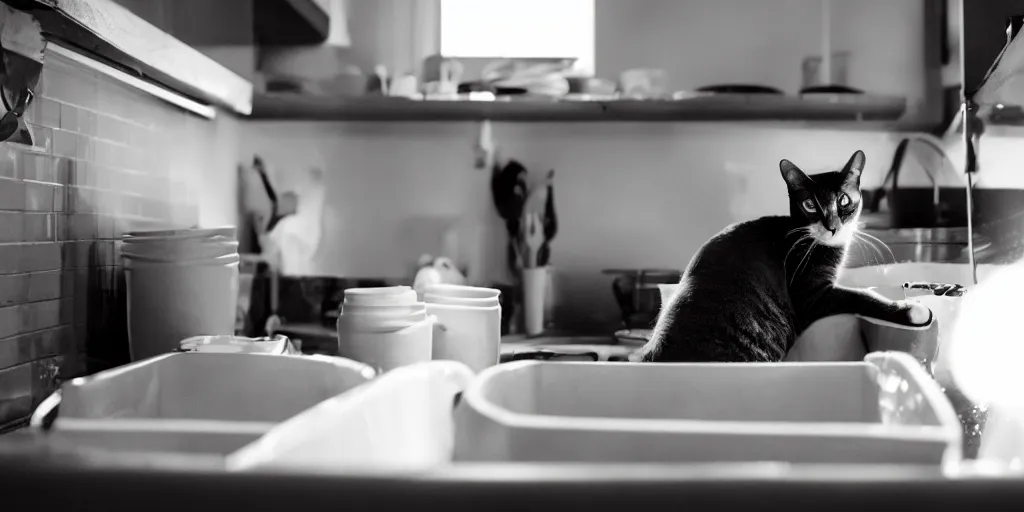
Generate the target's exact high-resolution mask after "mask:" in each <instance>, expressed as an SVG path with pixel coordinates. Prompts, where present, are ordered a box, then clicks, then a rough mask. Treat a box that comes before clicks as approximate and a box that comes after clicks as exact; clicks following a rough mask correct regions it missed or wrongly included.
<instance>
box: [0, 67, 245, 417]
mask: <svg viewBox="0 0 1024 512" xmlns="http://www.w3.org/2000/svg"><path fill="white" fill-rule="evenodd" d="M38 89H39V90H37V91H35V92H36V99H35V101H34V103H33V104H32V105H31V106H30V108H29V111H28V112H27V114H26V118H27V122H28V124H29V125H30V127H31V129H32V132H33V136H34V137H33V138H34V146H33V147H28V146H24V145H18V144H10V143H3V144H0V428H2V426H3V425H5V424H9V423H11V422H15V421H18V420H19V419H22V418H24V417H26V416H27V415H28V414H29V413H30V412H31V410H32V409H33V408H34V407H35V405H37V404H38V403H39V401H40V400H42V399H43V398H45V397H46V395H48V394H49V393H50V392H52V390H53V389H54V386H55V384H56V382H57V381H58V380H59V379H66V378H69V377H74V376H76V375H80V374H82V373H84V372H85V371H86V370H87V369H88V371H94V370H96V369H99V368H103V367H106V366H110V365H113V364H120V363H124V362H127V360H128V340H127V325H126V310H125V309H126V308H125V292H124V290H125V286H124V272H123V269H122V267H121V266H120V258H119V256H118V252H119V251H118V247H117V243H118V242H116V240H117V239H118V238H119V237H120V235H121V234H122V233H123V232H125V231H127V230H131V229H140V228H141V229H146V228H164V227H183V226H191V225H196V224H202V223H204V222H205V223H206V224H212V223H217V224H220V223H230V222H231V221H233V218H232V215H233V213H232V212H233V208H234V201H233V197H234V182H233V180H234V176H233V174H234V166H233V164H234V161H235V158H234V148H233V147H230V144H231V137H222V136H220V135H223V132H224V131H225V130H227V131H230V130H231V129H232V127H233V125H234V122H235V121H234V120H233V119H218V120H215V121H211V120H207V119H203V118H199V117H196V116H194V115H192V114H190V113H188V112H185V111H183V110H180V109H177V108H176V107H173V106H171V105H169V104H167V103H164V102H162V101H160V100H158V99H156V98H154V97H152V96H149V95H147V94H145V93H143V92H141V91H138V90H136V89H134V88H130V87H127V86H125V85H122V84H121V83H120V82H119V81H117V80H115V79H112V78H110V77H109V76H108V75H106V74H103V73H99V72H97V71H94V70H91V69H87V68H85V67H83V66H80V65H78V64H76V63H74V62H72V61H70V60H68V59H65V58H63V57H60V56H58V55H54V54H48V55H47V61H46V64H45V66H44V70H43V76H42V79H41V81H40V84H39V87H38ZM225 125H227V126H225ZM225 144H227V145H228V146H225ZM200 182H203V183H210V184H214V185H215V186H213V185H212V186H209V187H202V189H201V188H200V187H199V186H198V185H199V183H200ZM204 202H205V203H207V204H208V205H212V207H211V208H206V209H205V210H204V207H203V206H202V205H201V203H204ZM211 211H212V213H211ZM203 213H206V214H207V215H205V219H201V215H202V214H203ZM55 369H59V373H57V374H56V375H57V378H54V375H55Z"/></svg>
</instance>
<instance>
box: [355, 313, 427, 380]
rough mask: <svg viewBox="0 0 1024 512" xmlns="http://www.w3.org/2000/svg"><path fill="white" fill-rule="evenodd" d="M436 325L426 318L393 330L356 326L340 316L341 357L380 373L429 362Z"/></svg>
mask: <svg viewBox="0 0 1024 512" xmlns="http://www.w3.org/2000/svg"><path fill="white" fill-rule="evenodd" d="M434 321H435V319H434V317H432V316H427V317H426V318H424V319H423V320H421V321H419V322H416V323H414V324H411V325H408V326H406V327H402V328H399V329H398V330H393V329H385V328H383V327H378V328H374V327H373V326H372V325H369V326H368V325H356V324H355V323H354V322H352V321H351V320H350V319H348V318H346V317H345V316H344V315H343V316H339V317H338V324H337V325H338V355H339V356H341V357H347V358H349V359H352V360H355V361H359V362H362V363H365V364H367V365H369V366H370V367H372V368H374V369H375V370H376V371H377V372H378V373H383V372H387V371H390V370H393V369H395V368H398V367H401V366H407V365H410V364H415V363H422V362H426V361H430V359H431V350H432V348H433V327H434ZM377 325H378V326H379V325H380V324H377Z"/></svg>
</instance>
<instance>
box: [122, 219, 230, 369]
mask: <svg viewBox="0 0 1024 512" xmlns="http://www.w3.org/2000/svg"><path fill="white" fill-rule="evenodd" d="M121 257H122V258H123V261H124V269H125V280H126V284H127V287H128V339H129V347H130V350H131V358H132V360H133V361H137V360H140V359H145V358H148V357H152V356H155V355H158V354H163V353H166V352H171V351H173V350H175V349H177V348H179V346H180V343H181V341H182V340H184V339H186V338H191V337H193V336H216V335H230V334H234V329H235V307H236V305H237V303H238V260H239V256H238V241H237V239H236V237H235V228H233V227H227V228H215V229H181V230H167V231H136V232H131V233H127V234H125V235H124V236H123V237H122V238H121Z"/></svg>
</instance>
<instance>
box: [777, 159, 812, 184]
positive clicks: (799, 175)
mask: <svg viewBox="0 0 1024 512" xmlns="http://www.w3.org/2000/svg"><path fill="white" fill-rule="evenodd" d="M779 171H781V172H782V179H784V180H786V183H787V184H788V185H789V186H790V188H803V186H804V183H805V182H806V181H807V179H808V178H807V175H806V174H804V172H803V171H801V170H800V168H799V167H797V166H796V164H794V163H793V162H790V161H789V160H785V159H783V160H782V161H781V162H779Z"/></svg>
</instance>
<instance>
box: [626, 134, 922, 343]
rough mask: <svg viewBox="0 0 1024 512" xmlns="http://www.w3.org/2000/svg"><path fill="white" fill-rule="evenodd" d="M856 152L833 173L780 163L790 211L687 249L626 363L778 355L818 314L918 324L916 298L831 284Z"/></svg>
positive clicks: (846, 240) (851, 225) (859, 158)
mask: <svg viewBox="0 0 1024 512" xmlns="http://www.w3.org/2000/svg"><path fill="white" fill-rule="evenodd" d="M865 160H866V158H865V156H864V152H863V151H857V152H855V153H854V154H853V156H851V157H850V159H849V161H848V162H847V163H846V165H845V166H844V167H843V168H842V170H840V171H835V172H825V173H821V174H813V175H810V176H808V175H807V174H804V172H803V171H801V170H800V168H798V167H797V166H796V165H794V164H793V163H792V162H790V161H788V160H782V161H781V162H780V163H779V169H780V171H781V174H782V177H783V179H784V180H785V182H786V186H787V188H788V191H789V210H790V212H789V216H769V217H762V218H759V219H755V220H751V221H747V222H741V223H738V224H733V225H731V226H729V227H727V228H725V229H724V230H723V231H722V232H720V233H718V234H717V235H715V236H714V237H712V238H711V239H710V240H708V241H707V242H706V243H705V244H704V245H703V246H702V247H701V248H700V250H698V251H697V253H696V254H695V255H694V256H693V259H692V260H691V261H690V264H689V265H688V266H687V268H686V271H685V272H684V273H683V277H682V279H681V280H680V282H679V288H678V290H677V291H676V292H675V293H674V294H673V296H672V298H671V299H670V300H669V301H668V303H667V304H665V305H664V307H662V311H661V313H660V314H659V315H658V320H657V323H656V325H655V328H654V332H653V335H652V337H651V339H650V341H649V342H648V343H647V344H646V345H644V347H643V348H642V349H640V350H639V351H637V352H636V353H634V354H633V356H631V357H630V360H631V361H635V362H641V361H642V362H778V361H781V360H782V359H783V358H785V356H786V353H787V352H788V351H789V349H790V348H791V347H792V346H793V342H794V341H795V340H796V338H797V337H798V336H799V335H800V333H802V332H803V331H804V329H806V328H807V327H808V326H809V325H811V324H812V323H814V322H815V321H816V320H819V319H821V318H824V317H827V316H831V315H838V314H859V315H863V316H867V317H871V318H876V319H879V320H884V321H888V322H892V323H896V324H900V325H912V326H917V325H927V324H928V323H930V322H931V319H932V314H931V311H930V310H929V309H928V308H927V307H925V306H923V305H921V304H919V303H916V302H910V301H892V300H889V299H887V298H885V297H882V296H881V295H878V294H876V293H873V292H870V291H867V290H860V289H853V288H846V287H843V286H839V285H837V284H836V279H837V277H838V274H839V271H840V270H841V268H842V266H843V263H844V261H845V258H846V251H847V248H848V247H849V244H850V242H852V241H853V238H854V234H855V232H856V229H857V219H858V217H859V215H860V211H861V201H862V199H861V193H860V175H861V172H862V171H863V170H864V163H865Z"/></svg>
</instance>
